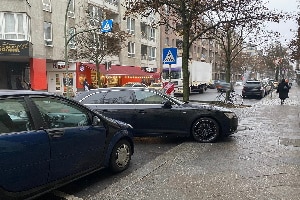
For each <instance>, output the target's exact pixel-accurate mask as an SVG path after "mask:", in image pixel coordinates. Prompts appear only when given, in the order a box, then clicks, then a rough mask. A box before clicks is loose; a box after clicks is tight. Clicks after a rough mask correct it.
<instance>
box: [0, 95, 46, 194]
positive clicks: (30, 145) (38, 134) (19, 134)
mask: <svg viewBox="0 0 300 200" xmlns="http://www.w3.org/2000/svg"><path fill="white" fill-rule="evenodd" d="M27 105H28V104H26V101H25V99H24V98H23V97H22V98H21V97H18V98H10V99H1V100H0V187H1V188H3V189H4V190H8V191H13V192H17V191H24V190H28V189H30V188H34V187H37V186H40V185H44V184H46V183H47V181H48V173H49V159H50V146H49V138H48V135H47V133H46V132H45V131H44V130H37V129H36V128H35V125H34V121H33V116H32V114H33V113H32V112H31V108H30V107H29V106H27Z"/></svg>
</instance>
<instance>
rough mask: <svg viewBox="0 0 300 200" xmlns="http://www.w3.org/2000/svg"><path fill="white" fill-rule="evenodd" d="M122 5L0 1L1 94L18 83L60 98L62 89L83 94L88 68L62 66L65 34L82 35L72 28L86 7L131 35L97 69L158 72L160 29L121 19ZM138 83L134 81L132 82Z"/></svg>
mask: <svg viewBox="0 0 300 200" xmlns="http://www.w3.org/2000/svg"><path fill="white" fill-rule="evenodd" d="M122 3H124V2H123V1H121V0H61V1H53V0H52V1H51V0H2V1H1V6H0V71H1V73H0V89H17V87H16V86H17V84H16V82H17V80H18V79H21V80H22V81H23V82H26V83H30V84H31V88H32V89H33V90H45V91H50V92H57V93H64V92H66V86H68V87H70V88H71V89H72V90H73V91H77V90H79V89H81V88H82V85H81V80H82V76H81V75H82V74H84V76H85V77H86V76H90V77H86V78H88V79H89V80H90V81H92V79H91V78H92V77H91V76H92V74H93V73H91V70H92V71H93V70H94V68H93V67H88V66H90V65H84V64H83V63H82V62H81V60H77V59H75V60H74V59H73V60H69V59H68V63H69V66H68V68H66V66H65V62H64V61H65V60H66V59H65V53H64V52H65V35H67V37H68V33H71V32H73V34H74V33H75V32H78V31H82V30H76V25H77V24H78V23H79V22H80V21H81V20H82V19H83V18H86V17H87V15H86V10H87V9H89V8H91V7H92V8H93V9H92V10H94V11H95V14H96V13H97V10H99V9H100V10H102V12H109V13H110V15H109V16H110V17H111V18H112V19H113V21H114V22H116V23H119V24H120V25H121V30H124V31H127V32H128V33H130V34H131V37H130V38H128V46H127V47H126V48H124V49H122V50H121V52H120V54H119V56H114V57H105V59H104V60H103V63H101V64H102V65H104V62H107V61H110V62H111V65H112V66H127V67H128V66H132V67H139V68H140V69H141V71H143V72H144V71H148V72H159V69H160V67H161V59H160V54H161V53H160V48H159V47H160V40H159V37H160V29H155V28H152V27H151V22H152V20H154V19H151V18H147V19H141V18H140V19H137V18H133V17H132V18H131V17H128V18H126V19H124V18H123V15H124V12H125V9H124V8H123V7H122ZM68 4H69V7H68ZM95 16H97V15H95ZM65 28H66V32H65ZM66 33H67V34H66ZM69 48H76V44H73V43H72V40H70V42H69V43H68V49H69ZM89 64H91V63H89ZM115 68H117V67H115ZM115 73H116V74H114V78H122V76H125V75H127V78H128V77H129V75H130V74H118V72H115ZM128 73H130V71H128ZM106 74H107V75H108V76H109V74H108V73H106ZM144 75H145V74H144V73H141V76H142V77H140V78H145V77H146V76H144ZM137 77H138V75H135V76H134V77H133V78H134V80H136V78H137ZM149 77H150V76H149ZM149 77H148V78H149ZM106 78H108V77H106ZM110 78H111V77H110Z"/></svg>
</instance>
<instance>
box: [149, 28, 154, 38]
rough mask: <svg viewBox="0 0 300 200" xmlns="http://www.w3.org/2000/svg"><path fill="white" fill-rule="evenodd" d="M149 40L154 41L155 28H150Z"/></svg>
mask: <svg viewBox="0 0 300 200" xmlns="http://www.w3.org/2000/svg"><path fill="white" fill-rule="evenodd" d="M150 40H153V41H155V28H150Z"/></svg>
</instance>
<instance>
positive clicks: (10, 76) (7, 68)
mask: <svg viewBox="0 0 300 200" xmlns="http://www.w3.org/2000/svg"><path fill="white" fill-rule="evenodd" d="M26 66H28V63H14V62H1V63H0V71H1V73H0V89H13V90H16V89H21V88H18V87H17V85H18V84H17V82H29V80H27V79H28V73H27V74H26V73H25V71H26Z"/></svg>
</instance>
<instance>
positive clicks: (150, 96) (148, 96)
mask: <svg viewBox="0 0 300 200" xmlns="http://www.w3.org/2000/svg"><path fill="white" fill-rule="evenodd" d="M135 96H136V100H137V101H136V103H137V104H161V103H162V102H164V98H163V97H162V96H160V95H158V94H157V93H154V92H150V91H143V90H136V91H135Z"/></svg>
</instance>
